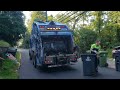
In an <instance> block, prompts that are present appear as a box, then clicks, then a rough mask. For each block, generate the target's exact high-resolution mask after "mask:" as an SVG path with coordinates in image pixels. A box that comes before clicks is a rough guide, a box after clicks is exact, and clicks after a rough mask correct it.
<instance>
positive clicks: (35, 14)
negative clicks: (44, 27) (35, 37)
mask: <svg viewBox="0 0 120 90" xmlns="http://www.w3.org/2000/svg"><path fill="white" fill-rule="evenodd" d="M34 20H41V21H46V13H45V11H32V12H31V19H30V20H28V22H27V24H28V26H27V28H28V32H29V33H30V32H31V30H32V24H33V22H34Z"/></svg>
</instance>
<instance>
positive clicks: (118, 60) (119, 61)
mask: <svg viewBox="0 0 120 90" xmlns="http://www.w3.org/2000/svg"><path fill="white" fill-rule="evenodd" d="M115 67H116V71H119V72H120V51H117V52H116V53H115Z"/></svg>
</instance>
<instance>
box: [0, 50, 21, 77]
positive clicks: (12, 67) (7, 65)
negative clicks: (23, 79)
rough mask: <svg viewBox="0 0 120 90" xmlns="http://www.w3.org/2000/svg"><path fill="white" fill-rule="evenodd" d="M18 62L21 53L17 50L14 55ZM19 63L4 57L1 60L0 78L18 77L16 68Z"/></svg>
mask: <svg viewBox="0 0 120 90" xmlns="http://www.w3.org/2000/svg"><path fill="white" fill-rule="evenodd" d="M15 57H16V59H17V60H18V62H20V60H21V53H20V52H17V53H16V55H15ZM18 68H19V65H18V64H16V63H15V62H14V61H13V60H10V59H5V60H4V61H3V65H2V68H0V79H18V78H19V73H18V71H17V69H18Z"/></svg>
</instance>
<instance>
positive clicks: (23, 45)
mask: <svg viewBox="0 0 120 90" xmlns="http://www.w3.org/2000/svg"><path fill="white" fill-rule="evenodd" d="M23 39H24V40H23V43H22V46H21V47H23V48H29V39H30V34H29V33H28V32H26V35H25V37H24V38H23Z"/></svg>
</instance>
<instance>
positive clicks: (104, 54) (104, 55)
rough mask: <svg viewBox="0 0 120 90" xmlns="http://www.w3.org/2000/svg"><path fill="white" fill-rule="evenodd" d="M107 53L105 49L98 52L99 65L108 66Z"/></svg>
mask: <svg viewBox="0 0 120 90" xmlns="http://www.w3.org/2000/svg"><path fill="white" fill-rule="evenodd" d="M107 55H108V52H107V51H100V52H99V66H100V67H107V66H108V63H107Z"/></svg>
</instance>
